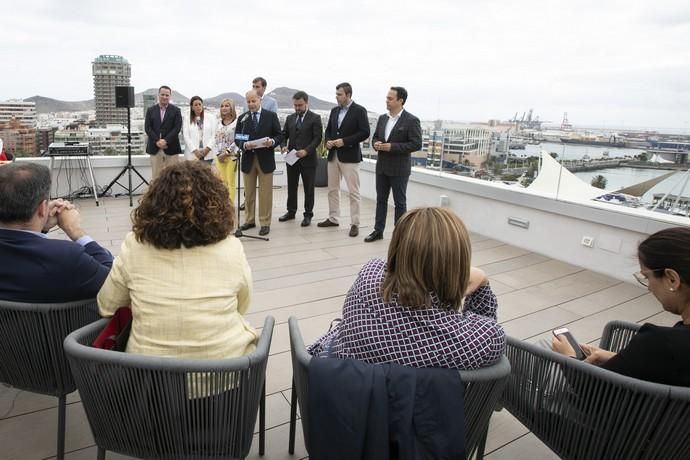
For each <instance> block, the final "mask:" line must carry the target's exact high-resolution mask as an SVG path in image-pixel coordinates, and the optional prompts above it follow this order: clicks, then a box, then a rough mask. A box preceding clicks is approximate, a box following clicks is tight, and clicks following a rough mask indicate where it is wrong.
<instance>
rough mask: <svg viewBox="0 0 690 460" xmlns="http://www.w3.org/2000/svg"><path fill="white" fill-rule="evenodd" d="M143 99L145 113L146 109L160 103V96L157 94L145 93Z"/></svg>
mask: <svg viewBox="0 0 690 460" xmlns="http://www.w3.org/2000/svg"><path fill="white" fill-rule="evenodd" d="M143 98H144V99H143V101H144V113H146V109H148V108H149V107H151V106H153V105H156V104H157V103H158V96H156V95H155V94H146V93H144V94H143Z"/></svg>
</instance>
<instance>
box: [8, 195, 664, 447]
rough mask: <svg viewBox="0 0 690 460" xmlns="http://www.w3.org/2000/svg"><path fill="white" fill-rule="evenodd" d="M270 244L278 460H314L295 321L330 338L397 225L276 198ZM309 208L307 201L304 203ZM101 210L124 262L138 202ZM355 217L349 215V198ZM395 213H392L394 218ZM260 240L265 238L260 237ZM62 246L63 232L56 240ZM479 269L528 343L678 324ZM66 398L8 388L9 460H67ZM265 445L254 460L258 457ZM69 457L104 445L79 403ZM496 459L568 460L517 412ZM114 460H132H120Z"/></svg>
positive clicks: (597, 290)
mask: <svg viewBox="0 0 690 460" xmlns="http://www.w3.org/2000/svg"><path fill="white" fill-rule="evenodd" d="M274 196H275V199H274V211H273V214H274V222H273V224H272V226H271V233H270V235H269V236H270V241H268V242H262V241H257V240H250V239H245V240H243V243H244V247H245V251H246V253H247V256H248V258H249V263H250V265H251V267H252V271H253V275H254V283H255V284H254V297H253V302H252V308H251V310H250V313H249V315H248V318H249V321H250V322H251V323H252V324H253V325H254V326H256V327H259V326H261V325H262V324H263V319H264V318H265V316H266V315H273V316H274V317H275V319H276V326H275V330H274V335H273V344H272V347H271V356H270V358H269V364H268V376H267V391H268V395H269V396H268V415H267V419H268V422H267V425H268V427H269V430H268V432H267V452H266V457H265V458H267V459H284V458H285V459H287V458H290V459H299V458H304V457H305V456H306V455H307V454H306V451H305V449H304V446H303V442H302V436H301V431H300V430H301V428H298V433H299V435H298V442H297V451H296V453H295V455H294V456H290V455H288V453H287V437H288V424H287V423H288V415H289V408H290V407H289V403H288V401H289V397H290V383H291V367H290V354H289V340H288V330H287V320H288V317H290V316H293V315H294V316H296V317H298V318H299V319H300V327H301V329H302V332H303V335H304V339H305V341H306V342H310V341H313V340H314V339H316V338H317V337H318V336H319V334H321V333H322V332H324V331H325V330H326V329H327V328H328V325H329V324H330V321H331V320H332V319H333V318H335V317H337V316H338V315H339V312H340V310H341V307H342V302H343V298H344V296H345V293H346V292H347V290H348V288H349V287H350V285H351V283H352V281H353V279H354V277H355V275H356V273H357V271H358V270H359V268H360V267H361V265H362V264H363V263H364V262H366V261H367V260H368V259H370V258H372V257H377V256H378V257H385V254H386V251H387V247H388V244H387V243H388V241H389V239H390V232H391V229H390V225H389V228H388V229H387V231H386V234H385V235H386V238H385V239H384V240H383V241H378V242H376V243H371V244H366V243H364V242H363V238H364V236H366V235H367V234H368V233H369V232H370V231H371V230H372V226H373V218H374V207H375V204H374V203H373V202H372V201H369V200H363V203H362V210H361V212H362V228H361V232H360V236H359V237H358V238H350V237H348V235H347V232H348V229H349V225H347V224H349V222H348V217H345V218H344V222H343V224H342V225H341V226H340V227H338V228H326V229H323V228H318V227H316V225H315V224H316V222H318V221H320V220H321V219H323V218H325V217H326V215H327V199H326V191H325V190H324V189H317V197H316V203H317V208H316V209H315V218H314V224H313V225H312V226H311V227H309V228H302V227H300V225H299V221H300V220H299V219H297V220H295V221H291V222H288V223H279V222H278V221H277V216H279V215H281V214H282V213H283V212H284V208H283V206H284V203H285V192H284V190H276V191H275V194H274ZM300 202H301V200H300ZM101 203H102V204H101V206H100V207H96V206H95V204H94V202H93V201H90V200H82V201H80V202H79V205H80V207H81V209H82V223H83V226H84V228H85V229H86V230H87V232H88V233H89V234H90V235H91V236H92V237H93V238H95V239H96V240H98V241H99V242H100V243H102V244H103V245H105V246H106V247H108V248H109V249H110V250H111V251H112V252H113V253H114V254H117V253H118V252H119V245H120V244H121V242H122V240H123V238H124V236H125V234H126V232H127V231H128V230H129V228H130V224H129V214H130V211H131V209H130V208H129V206H128V204H129V203H128V199H127V198H126V197H121V198H109V199H104V200H102V202H101ZM343 205H344V207H343V211H344V212H347V211H348V204H347V200H343ZM390 215H392V212H389V216H390ZM249 233H251V234H255V233H254V230H251V231H250V232H249ZM51 236H53V237H57V238H59V237H61V235H60V232H54V233H53V234H51ZM472 240H473V263H474V264H476V265H479V266H480V267H482V268H483V269H484V270H486V271H487V273H489V275H490V277H491V282H492V286H493V287H494V290H495V291H496V292H497V294H498V298H499V319H500V321H501V322H502V324H503V326H504V327H505V329H506V330H507V332H508V333H509V334H510V335H513V336H516V337H519V338H521V339H526V340H537V339H539V338H541V337H548V335H549V334H550V331H551V330H552V329H554V328H555V327H557V326H561V325H567V326H568V327H569V328H570V329H571V330H572V331H573V333H574V335H575V336H576V337H577V338H579V339H580V340H583V341H596V340H598V338H599V335H600V333H601V330H602V329H603V326H604V324H605V323H606V322H607V321H609V320H611V319H624V320H629V321H637V322H640V321H644V320H647V319H650V318H651V319H652V320H653V321H654V322H656V323H659V324H672V323H673V322H674V321H675V320H674V318H673V317H672V316H671V315H668V314H666V313H663V312H662V309H661V307H660V305H659V304H658V303H657V302H656V300H655V299H654V298H653V297H652V296H651V295H650V294H648V293H647V291H645V290H643V289H641V288H639V287H638V286H635V285H632V284H627V283H621V282H620V281H617V280H615V279H613V278H610V277H607V276H604V275H601V274H597V273H593V272H590V271H587V270H583V269H581V268H579V267H575V266H572V265H569V264H566V263H563V262H560V261H558V260H552V259H549V258H547V257H544V256H541V255H539V254H534V253H530V252H529V251H525V250H523V249H521V248H519V247H516V246H512V245H509V244H505V243H502V242H500V241H496V240H491V239H487V238H484V237H482V236H481V235H473V237H472ZM56 414H57V410H56V400H55V399H52V398H47V397H43V396H37V395H33V394H30V393H25V392H20V391H17V390H14V389H9V388H5V387H3V386H0V460H6V459H21V460H31V459H45V458H51V457H52V456H54V455H55V428H56V417H57V415H56ZM256 444H257V443H255V445H254V448H253V450H252V455H251V458H258V454H257V451H256V447H257V446H256ZM67 451H68V455H67V456H66V457H67V458H68V459H71V460H75V459H87V458H88V459H91V458H94V457H95V447H94V446H93V439H92V437H91V434H90V430H89V427H88V423H87V421H86V418H85V416H84V412H83V409H82V406H81V403H80V401H79V398H78V395H76V394H74V395H72V396H71V397H70V399H69V405H68V409H67ZM487 452H488V456H487V458H488V459H490V460H498V459H522V458H525V459H542V458H543V459H550V458H556V457H555V455H554V454H553V453H551V452H550V451H549V450H548V449H547V448H546V447H545V446H544V445H543V444H541V443H540V442H539V440H537V439H536V438H535V437H534V436H533V435H532V434H531V433H529V432H528V431H527V430H526V429H525V428H524V427H523V426H522V425H521V424H520V423H518V422H517V421H516V420H515V419H514V418H513V417H512V416H511V415H510V414H508V413H507V412H506V411H503V412H499V413H495V414H494V416H493V418H492V421H491V428H490V433H489V439H488V444H487ZM108 458H109V459H119V458H124V457H122V456H118V455H115V454H108Z"/></svg>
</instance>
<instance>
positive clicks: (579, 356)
mask: <svg viewBox="0 0 690 460" xmlns="http://www.w3.org/2000/svg"><path fill="white" fill-rule="evenodd" d="M553 335H554V336H555V337H558V336H559V335H562V336H563V337H565V338H566V339H567V340H568V343H570V346H571V347H573V350H575V358H577V359H579V360H580V361H582V360H583V359H585V357H586V356H585V353H584V352H583V351H582V348H580V344H579V343H578V342H577V340H575V337H573V334H571V333H570V331H569V330H568V328H567V327H562V328H560V329H554V330H553Z"/></svg>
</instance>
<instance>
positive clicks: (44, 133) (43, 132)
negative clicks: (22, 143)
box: [36, 127, 57, 153]
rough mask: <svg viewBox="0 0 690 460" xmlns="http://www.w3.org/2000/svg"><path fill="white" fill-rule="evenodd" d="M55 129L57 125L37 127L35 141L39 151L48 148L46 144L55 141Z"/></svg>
mask: <svg viewBox="0 0 690 460" xmlns="http://www.w3.org/2000/svg"><path fill="white" fill-rule="evenodd" d="M56 131H57V127H50V128H38V129H37V130H36V143H37V148H38V152H39V153H41V152H45V151H46V150H48V146H49V145H50V144H52V143H53V142H55V132H56Z"/></svg>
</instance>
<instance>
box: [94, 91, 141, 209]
mask: <svg viewBox="0 0 690 460" xmlns="http://www.w3.org/2000/svg"><path fill="white" fill-rule="evenodd" d="M115 107H117V108H125V107H126V108H127V165H126V166H125V167H124V168H122V171H120V174H118V175H117V176H116V177H115V179H113V180H112V181H111V182H110V183H109V184H108V186H107V187H106V188H105V189H104V190H103V192H102V193H101V196H103V195H105V194H107V193H108V192H109V191H110V189H111V188H113V185H115V184H117V185H119V186H120V187H122V188H124V189H125V190H127V194H128V195H129V206H130V207H131V206H132V192H134V191H136V190H137V189H138V188H139V187H141V186H142V185H143V184H139V185H137V186H136V187H135V188H134V189H132V171H134V173H135V174H136V175H137V176H139V179H141V181H142V182H143V183H144V184H146V185H149V183H148V182H147V181H146V179H144V176H142V175H141V174H140V173H139V171H137V168H135V167H134V166H133V165H132V133H131V131H132V118H131V113H130V109H131V108H132V107H134V86H116V87H115ZM125 172H127V173H128V174H127V175H128V178H129V186H128V187H125V186H124V185H122V184H120V183H119V182H118V181H119V180H120V178H121V177H122V176H123V175H124V173H125Z"/></svg>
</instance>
